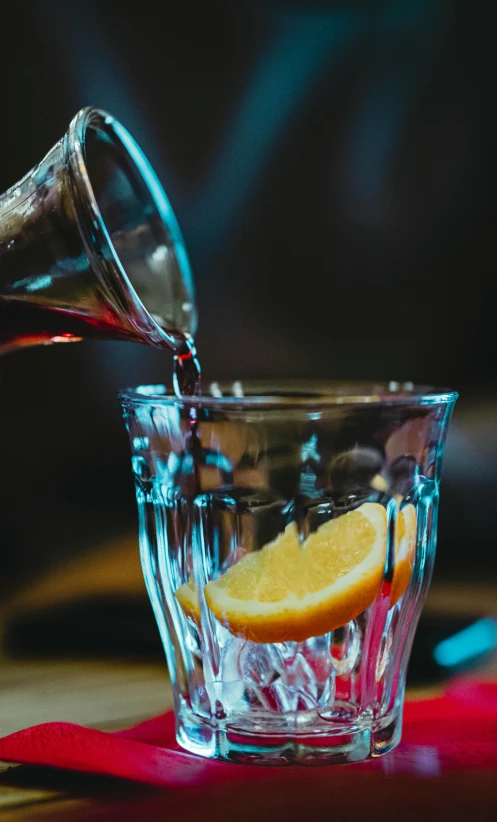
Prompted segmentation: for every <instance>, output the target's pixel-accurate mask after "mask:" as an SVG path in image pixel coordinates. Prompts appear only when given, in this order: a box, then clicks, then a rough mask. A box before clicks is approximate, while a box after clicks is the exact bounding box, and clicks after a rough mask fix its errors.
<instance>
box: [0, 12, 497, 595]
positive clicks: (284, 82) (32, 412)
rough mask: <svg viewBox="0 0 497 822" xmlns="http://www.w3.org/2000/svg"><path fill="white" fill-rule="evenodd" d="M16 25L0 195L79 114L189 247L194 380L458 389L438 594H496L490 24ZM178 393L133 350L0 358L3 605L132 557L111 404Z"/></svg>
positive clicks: (132, 516)
mask: <svg viewBox="0 0 497 822" xmlns="http://www.w3.org/2000/svg"><path fill="white" fill-rule="evenodd" d="M9 14H10V23H9V26H8V27H6V26H4V29H3V35H4V36H3V37H2V64H3V72H4V83H3V85H2V89H3V93H2V127H1V128H0V158H1V159H0V189H2V190H5V189H7V188H8V187H9V186H10V185H11V184H13V183H14V182H16V181H17V180H18V179H19V178H20V177H21V176H22V175H23V174H24V173H25V172H26V171H27V170H28V169H29V168H30V167H31V166H32V165H34V164H35V163H36V162H37V161H38V160H40V159H41V157H42V156H43V154H44V153H45V152H46V151H47V150H48V149H49V148H50V147H51V146H52V145H53V144H54V143H55V142H56V141H57V140H58V139H59V138H60V137H61V136H62V135H63V133H64V132H65V130H66V128H67V126H68V123H69V121H70V120H71V118H72V116H73V115H74V114H75V113H76V111H77V110H78V109H79V108H81V107H82V106H84V105H88V104H91V105H97V106H100V107H102V108H106V109H108V110H109V111H110V112H111V113H113V114H114V115H115V116H117V117H118V118H119V119H120V120H121V121H122V122H123V123H124V125H125V126H126V127H127V128H128V129H129V130H130V131H131V133H132V134H133V135H134V136H135V138H136V139H137V141H138V142H139V143H140V145H141V146H142V148H143V149H144V150H145V153H146V154H147V155H148V156H149V159H150V160H151V162H152V165H153V166H154V167H155V169H156V171H157V173H158V175H159V177H160V179H161V181H162V182H163V184H164V186H165V188H166V190H167V192H168V194H169V197H170V199H171V202H172V204H173V207H174V209H175V211H176V214H177V217H178V219H179V222H180V225H181V227H182V230H183V234H184V237H185V240H186V244H187V247H188V249H189V252H190V257H191V262H192V266H193V271H194V276H195V281H196V287H197V297H198V308H199V315H200V324H199V331H198V337H197V344H198V351H199V355H200V358H201V361H202V364H203V369H204V373H205V376H206V379H207V380H209V379H225V378H240V379H244V378H248V377H262V376H264V377H290V376H292V377H307V378H339V379H342V378H347V377H351V378H365V379H369V378H372V379H386V380H391V379H393V380H413V381H415V382H421V383H435V384H441V385H446V386H449V387H451V388H455V389H457V390H459V392H460V395H461V399H460V400H459V403H458V407H457V410H456V414H455V417H454V423H453V427H452V431H451V434H450V437H449V442H448V447H447V453H446V462H445V467H444V473H445V476H444V479H443V488H442V505H441V523H440V539H439V550H438V559H437V565H436V572H435V582H437V581H439V582H440V581H445V580H450V579H455V580H458V579H459V580H461V581H463V582H465V581H467V580H471V579H473V580H483V581H486V582H488V581H489V580H494V581H495V580H496V560H495V553H496V537H495V514H494V510H495V502H494V499H495V496H496V493H497V425H496V422H497V376H496V366H495V360H496V355H497V341H496V336H495V320H494V305H495V298H496V287H497V286H496V278H495V274H494V272H495V261H494V258H495V228H494V224H495V219H496V205H497V203H496V191H497V152H496V149H495V146H496V144H497V139H496V137H497V135H496V130H497V120H496V119H495V113H494V109H495V99H496V91H497V50H496V48H495V26H494V23H493V19H494V17H493V15H494V9H493V4H492V3H491V2H478V1H477V0H476V2H473V3H471V4H469V3H467V2H462V0H461V1H460V2H450V0H389V2H374V0H369V2H353V0H350V2H332V0H330V1H329V2H320V3H319V2H311V1H310V0H308V1H307V2H301V3H298V2H269V1H268V2H263V0H260V2H256V0H254V1H253V2H248V0H247V2H245V1H244V0H238V1H237V2H236V1H234V0H231V2H229V0H225V1H223V0H214V1H213V0H209V2H203V3H200V2H196V3H192V2H187V0H183V2H182V3H177V2H169V0H164V2H162V3H161V4H160V5H159V4H156V3H153V2H151V0H141V2H140V3H139V4H133V6H127V5H124V4H123V3H121V2H110V0H98V2H97V0H72V2H71V3H66V2H64V0H44V2H36V1H35V0H33V2H30V3H28V4H25V3H18V4H11V6H10V12H9ZM170 374H171V361H170V358H168V357H167V356H165V355H164V354H163V353H162V352H157V351H153V350H148V349H147V348H145V347H142V346H140V345H134V344H130V343H102V342H99V343H97V342H93V343H90V342H86V343H83V344H81V345H74V346H72V345H71V346H53V347H49V348H33V349H28V350H25V351H22V352H19V353H15V354H12V355H8V356H5V357H3V358H2V360H1V361H0V386H1V391H2V406H1V424H2V429H1V430H2V464H3V471H2V472H1V476H0V494H1V496H0V504H1V519H0V550H1V558H0V562H1V565H0V586H1V589H2V591H3V595H4V598H5V597H6V596H9V597H10V596H11V595H12V592H15V591H17V590H18V589H20V588H21V587H23V586H25V585H26V584H28V583H30V582H33V581H35V580H36V579H37V578H39V577H43V576H46V575H47V574H48V575H49V574H50V573H52V572H55V573H58V572H57V569H63V568H64V567H65V564H66V563H67V561H68V560H70V559H72V558H75V557H86V558H88V560H89V559H90V558H91V557H92V556H93V557H94V555H95V553H96V552H98V551H99V550H100V546H102V545H104V544H105V543H106V541H108V540H113V539H114V538H115V539H119V538H120V537H121V536H122V535H126V538H128V537H129V535H130V534H131V535H135V532H136V531H135V529H136V513H135V501H134V491H133V486H132V480H131V471H130V468H129V454H128V445H127V441H126V435H125V432H124V428H123V425H122V422H121V418H120V410H119V406H118V403H117V400H116V394H117V391H118V390H119V388H122V387H124V386H127V385H130V384H137V383H141V382H147V381H152V382H158V381H163V380H166V381H167V380H169V379H170ZM134 538H135V537H134V536H133V539H134Z"/></svg>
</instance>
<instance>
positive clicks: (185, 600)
mask: <svg viewBox="0 0 497 822" xmlns="http://www.w3.org/2000/svg"><path fill="white" fill-rule="evenodd" d="M174 596H175V597H176V599H177V600H178V602H179V604H180V605H181V609H182V611H183V613H184V614H185V615H186V616H187V617H190V619H193V621H194V622H196V623H197V625H200V603H199V601H198V593H197V587H196V585H195V583H194V581H193V579H190V580H188V582H185V584H184V585H182V586H181V588H178V590H177V591H175V592H174Z"/></svg>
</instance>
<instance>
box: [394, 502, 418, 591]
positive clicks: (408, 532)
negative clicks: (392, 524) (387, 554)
mask: <svg viewBox="0 0 497 822" xmlns="http://www.w3.org/2000/svg"><path fill="white" fill-rule="evenodd" d="M416 526H417V519H416V509H415V507H414V505H412V504H409V505H405V506H404V508H402V509H401V510H400V511H399V515H398V517H397V527H396V529H395V570H394V575H393V581H392V591H391V594H390V603H391V605H395V603H396V602H398V601H399V599H400V598H401V596H402V595H403V594H405V592H406V590H407V587H408V585H409V583H410V581H411V576H412V569H413V567H414V559H415V557H416Z"/></svg>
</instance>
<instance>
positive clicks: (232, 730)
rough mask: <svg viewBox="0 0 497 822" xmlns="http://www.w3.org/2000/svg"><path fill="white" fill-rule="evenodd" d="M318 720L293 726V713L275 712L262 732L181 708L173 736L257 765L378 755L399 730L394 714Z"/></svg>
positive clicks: (204, 752)
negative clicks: (272, 724) (281, 714)
mask: <svg viewBox="0 0 497 822" xmlns="http://www.w3.org/2000/svg"><path fill="white" fill-rule="evenodd" d="M317 720H318V721H317V722H314V723H311V722H308V724H307V729H306V728H305V727H301V728H297V727H296V717H295V716H288V717H278V723H277V727H275V728H274V729H271V730H267V731H264V732H261V731H260V730H255V729H254V730H251V729H250V728H249V727H247V724H248V723H247V722H246V721H244V722H241V723H234V722H230V723H228V722H226V720H220V721H219V722H218V724H217V725H216V726H213V725H211V724H210V722H209V721H208V720H203V719H201V718H200V717H198V716H196V715H194V714H191V713H189V712H188V713H184V712H182V713H181V714H180V716H179V717H178V719H177V724H176V736H177V740H178V743H179V744H180V745H181V746H182V747H183V748H185V749H186V750H187V751H189V752H190V753H194V754H198V755H200V756H205V757H208V758H210V759H222V760H224V761H227V762H237V763H241V764H260V765H331V764H337V765H338V764H343V763H347V762H362V761H364V760H365V759H369V758H371V757H378V756H382V755H383V754H386V753H388V752H389V751H391V750H392V749H393V748H395V747H396V746H397V745H398V744H399V742H400V738H401V733H402V720H401V717H400V716H399V715H398V714H396V715H395V716H393V715H392V714H390V716H388V717H384V718H383V719H382V720H379V721H377V722H371V718H370V716H369V717H368V716H364V717H362V718H361V720H360V721H356V722H354V723H348V724H344V723H339V724H338V723H328V722H324V721H323V720H320V718H319V717H317ZM254 724H256V723H255V722H254ZM285 725H286V727H284V726H285ZM259 727H260V726H259Z"/></svg>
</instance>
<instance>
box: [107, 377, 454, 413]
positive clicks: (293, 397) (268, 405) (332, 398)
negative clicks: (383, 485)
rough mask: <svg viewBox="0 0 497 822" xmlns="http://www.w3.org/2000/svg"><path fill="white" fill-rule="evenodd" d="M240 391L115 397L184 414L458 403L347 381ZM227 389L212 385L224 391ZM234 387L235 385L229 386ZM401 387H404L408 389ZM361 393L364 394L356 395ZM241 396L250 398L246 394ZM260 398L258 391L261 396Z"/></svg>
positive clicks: (436, 392)
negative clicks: (180, 410)
mask: <svg viewBox="0 0 497 822" xmlns="http://www.w3.org/2000/svg"><path fill="white" fill-rule="evenodd" d="M237 384H238V385H241V387H242V389H243V391H244V394H243V396H240V395H238V396H235V395H233V394H231V395H228V396H224V395H223V396H212V395H211V394H205V393H203V394H198V395H196V396H183V397H181V398H180V397H177V396H176V395H175V394H172V393H167V390H166V387H165V386H164V385H153V384H152V385H139V386H136V387H134V388H125V389H123V390H122V391H120V392H119V394H118V397H119V400H120V401H121V404H122V405H129V404H131V405H153V406H168V407H171V406H175V407H183V408H192V409H194V408H212V409H218V410H223V409H225V410H230V409H231V410H244V411H245V410H271V409H276V410H278V409H279V410H282V409H301V410H313V409H316V408H318V409H323V408H335V407H339V408H340V407H343V406H348V407H351V406H352V407H364V406H369V407H370V406H403V405H404V406H411V407H412V406H413V405H414V406H426V405H451V404H454V403H455V402H456V400H457V398H458V396H459V395H458V393H457V391H453V390H452V389H449V388H435V387H431V386H424V385H416V384H413V383H402V384H401V383H398V382H395V381H391V382H390V383H386V382H366V381H348V380H340V381H338V380H336V381H333V380H328V381H323V380H313V381H311V380H302V379H299V380H291V381H290V380H286V381H282V380H276V381H274V380H269V379H264V380H245V381H243V383H237ZM226 385H227V383H220V384H219V385H218V384H217V383H216V386H217V387H218V388H219V389H220V391H222V389H223V388H225V387H226ZM231 385H233V383H231ZM405 386H408V388H406V387H405ZM361 388H362V389H363V390H362V391H361V390H360V389H361ZM245 390H249V392H250V393H248V394H246V393H245ZM264 390H265V392H264V393H261V391H264Z"/></svg>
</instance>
